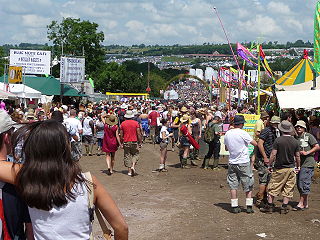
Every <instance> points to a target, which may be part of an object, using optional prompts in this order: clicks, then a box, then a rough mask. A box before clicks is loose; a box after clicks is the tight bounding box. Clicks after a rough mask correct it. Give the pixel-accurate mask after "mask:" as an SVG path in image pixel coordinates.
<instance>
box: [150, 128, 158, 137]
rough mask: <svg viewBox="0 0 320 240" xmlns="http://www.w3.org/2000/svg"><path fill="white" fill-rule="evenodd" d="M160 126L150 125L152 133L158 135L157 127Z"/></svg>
mask: <svg viewBox="0 0 320 240" xmlns="http://www.w3.org/2000/svg"><path fill="white" fill-rule="evenodd" d="M157 127H158V126H150V135H151V136H155V135H156V129H157Z"/></svg>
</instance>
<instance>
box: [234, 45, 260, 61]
mask: <svg viewBox="0 0 320 240" xmlns="http://www.w3.org/2000/svg"><path fill="white" fill-rule="evenodd" d="M237 53H238V56H239V57H241V58H242V59H243V60H245V61H247V62H248V63H249V64H250V65H252V66H257V63H255V62H254V61H253V60H251V59H252V58H253V59H257V58H256V57H255V56H254V55H253V54H252V53H251V52H250V51H249V50H248V49H247V48H246V47H244V46H242V45H241V44H240V43H237Z"/></svg>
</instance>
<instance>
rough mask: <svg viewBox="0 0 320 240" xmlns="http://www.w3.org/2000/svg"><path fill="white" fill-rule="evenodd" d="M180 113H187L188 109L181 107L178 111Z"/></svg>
mask: <svg viewBox="0 0 320 240" xmlns="http://www.w3.org/2000/svg"><path fill="white" fill-rule="evenodd" d="M180 112H188V108H186V107H182V108H181V109H180Z"/></svg>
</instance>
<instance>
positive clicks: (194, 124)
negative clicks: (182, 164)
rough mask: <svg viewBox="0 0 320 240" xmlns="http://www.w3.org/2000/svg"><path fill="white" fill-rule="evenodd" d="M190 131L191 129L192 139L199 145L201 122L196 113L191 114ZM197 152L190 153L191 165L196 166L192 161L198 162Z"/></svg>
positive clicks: (194, 150)
mask: <svg viewBox="0 0 320 240" xmlns="http://www.w3.org/2000/svg"><path fill="white" fill-rule="evenodd" d="M191 129H192V137H193V138H194V139H195V140H196V141H197V142H198V143H199V140H200V138H201V130H202V123H201V120H200V119H199V118H198V117H197V115H196V111H193V112H192V113H191ZM198 154H199V151H198V150H196V149H193V150H192V152H191V154H190V155H191V156H190V157H191V161H192V163H193V165H196V164H195V163H194V162H193V160H198Z"/></svg>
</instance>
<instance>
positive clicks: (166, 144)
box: [160, 142, 168, 150]
mask: <svg viewBox="0 0 320 240" xmlns="http://www.w3.org/2000/svg"><path fill="white" fill-rule="evenodd" d="M167 147H168V143H167V142H161V143H160V150H162V149H165V148H167Z"/></svg>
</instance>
